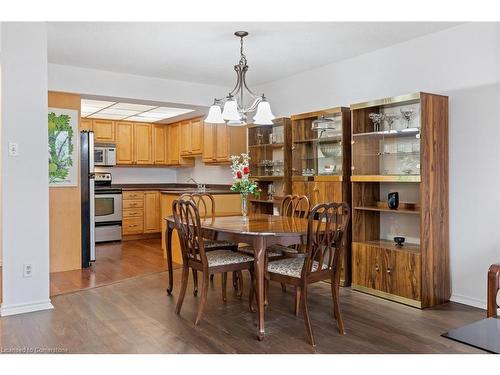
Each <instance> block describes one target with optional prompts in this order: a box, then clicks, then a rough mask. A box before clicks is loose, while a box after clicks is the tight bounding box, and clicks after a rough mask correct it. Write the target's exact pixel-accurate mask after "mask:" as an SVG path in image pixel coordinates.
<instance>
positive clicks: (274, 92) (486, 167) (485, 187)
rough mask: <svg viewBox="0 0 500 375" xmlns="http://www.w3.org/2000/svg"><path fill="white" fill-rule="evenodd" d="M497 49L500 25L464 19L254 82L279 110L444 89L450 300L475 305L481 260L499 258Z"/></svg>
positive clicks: (482, 282)
mask: <svg viewBox="0 0 500 375" xmlns="http://www.w3.org/2000/svg"><path fill="white" fill-rule="evenodd" d="M332 48H334V46H332ZM499 49H500V26H499V24H494V23H481V24H479V23H475V24H474V23H473V24H464V25H460V26H457V27H454V28H451V29H448V30H445V31H442V32H438V33H434V34H430V35H427V36H424V37H420V38H417V39H414V40H411V41H408V42H404V43H400V44H397V45H394V46H391V47H388V48H384V49H381V50H377V51H374V52H372V53H368V54H365V55H361V56H358V57H355V58H352V59H348V60H344V61H341V62H338V63H335V64H330V65H327V66H324V67H321V68H318V69H315V70H311V71H307V72H303V73H301V74H297V75H294V76H292V77H288V78H286V79H282V80H279V81H275V82H271V83H269V84H266V85H263V86H261V87H259V88H257V89H256V91H257V92H265V93H266V96H267V97H268V98H269V101H270V102H271V105H272V108H273V111H274V113H275V115H276V116H278V117H279V116H285V115H290V114H294V113H301V112H307V111H312V110H316V109H321V108H328V107H334V106H338V105H349V104H351V103H357V102H363V101H366V100H370V99H377V98H383V97H386V96H393V95H399V94H405V93H410V92H415V91H427V92H435V93H440V94H444V95H448V96H449V97H450V113H449V119H450V134H449V145H450V154H449V156H450V165H449V168H450V191H449V193H450V247H451V248H450V257H451V276H452V292H453V294H452V300H454V301H458V302H462V303H466V304H470V305H474V306H478V307H484V306H485V303H486V272H487V270H488V267H489V265H490V264H491V263H494V262H498V261H500V253H499V251H498V249H499V248H498V244H499V243H500V231H499V230H498V223H500V194H499V193H498V187H499V186H500V173H499V167H498V145H499V144H500V127H499V118H500V71H499V69H500V50H499Z"/></svg>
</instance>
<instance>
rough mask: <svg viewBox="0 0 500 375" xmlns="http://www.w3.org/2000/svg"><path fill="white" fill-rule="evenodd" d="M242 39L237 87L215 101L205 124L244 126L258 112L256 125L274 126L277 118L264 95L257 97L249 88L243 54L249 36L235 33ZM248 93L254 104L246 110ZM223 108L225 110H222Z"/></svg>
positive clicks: (236, 68) (237, 70) (244, 32)
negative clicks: (245, 40) (244, 39)
mask: <svg viewBox="0 0 500 375" xmlns="http://www.w3.org/2000/svg"><path fill="white" fill-rule="evenodd" d="M234 35H236V36H237V37H238V38H240V62H239V63H238V65H235V66H234V70H235V71H236V85H235V86H234V89H233V91H231V92H230V93H229V95H228V96H226V97H225V98H221V99H217V98H215V99H214V104H212V106H211V107H210V110H209V111H208V116H207V118H206V119H205V122H208V123H212V124H224V123H226V122H227V124H228V125H231V126H244V125H246V124H247V120H248V115H249V113H251V112H254V111H256V113H255V116H254V117H253V121H252V122H253V123H254V124H256V125H272V124H273V119H274V118H275V117H274V115H273V113H272V112H271V107H270V106H269V102H268V101H267V99H266V97H265V96H264V94H262V95H261V96H259V95H256V94H254V93H253V92H252V90H250V89H249V88H248V86H247V82H246V79H245V75H246V73H247V71H248V65H247V58H246V56H245V54H244V53H243V38H244V37H246V36H247V35H248V32H246V31H236V32H235V33H234ZM245 90H246V91H247V93H248V96H250V98H251V101H252V103H251V104H250V105H249V106H248V107H246V108H245V104H244V95H243V93H244V91H245ZM221 107H223V108H221Z"/></svg>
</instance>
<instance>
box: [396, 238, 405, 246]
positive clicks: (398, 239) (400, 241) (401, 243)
mask: <svg viewBox="0 0 500 375" xmlns="http://www.w3.org/2000/svg"><path fill="white" fill-rule="evenodd" d="M394 242H396V246H403V244H404V243H405V238H404V237H402V236H396V237H394Z"/></svg>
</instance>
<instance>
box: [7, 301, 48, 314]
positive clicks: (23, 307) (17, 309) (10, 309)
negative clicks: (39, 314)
mask: <svg viewBox="0 0 500 375" xmlns="http://www.w3.org/2000/svg"><path fill="white" fill-rule="evenodd" d="M53 308H54V306H53V305H52V303H51V302H50V299H48V300H46V301H38V302H30V303H18V304H15V305H10V306H9V305H7V306H5V305H4V304H2V307H1V308H0V316H8V315H16V314H24V313H29V312H34V311H40V310H50V309H53Z"/></svg>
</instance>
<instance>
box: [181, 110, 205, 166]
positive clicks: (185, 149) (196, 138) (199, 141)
mask: <svg viewBox="0 0 500 375" xmlns="http://www.w3.org/2000/svg"><path fill="white" fill-rule="evenodd" d="M180 141H181V143H180V152H181V156H184V157H192V156H197V155H201V154H202V150H203V119H202V118H201V117H200V118H195V119H191V120H186V121H182V122H181V123H180Z"/></svg>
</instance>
